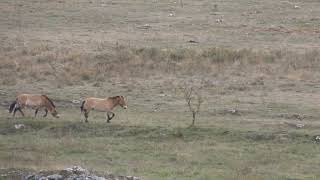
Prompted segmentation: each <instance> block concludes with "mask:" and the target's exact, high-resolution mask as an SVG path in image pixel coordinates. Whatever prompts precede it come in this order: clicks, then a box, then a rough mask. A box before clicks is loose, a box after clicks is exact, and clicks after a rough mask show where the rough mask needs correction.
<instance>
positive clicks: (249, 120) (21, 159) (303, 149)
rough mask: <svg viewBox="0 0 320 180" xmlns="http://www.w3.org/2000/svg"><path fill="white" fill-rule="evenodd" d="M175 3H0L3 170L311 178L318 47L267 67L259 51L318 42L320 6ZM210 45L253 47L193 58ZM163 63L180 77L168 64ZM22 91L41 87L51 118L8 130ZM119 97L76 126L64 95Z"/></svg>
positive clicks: (311, 2)
mask: <svg viewBox="0 0 320 180" xmlns="http://www.w3.org/2000/svg"><path fill="white" fill-rule="evenodd" d="M183 2H184V7H183V8H181V7H180V5H179V3H177V2H176V3H175V1H144V0H136V1H100V0H92V1H75V0H68V1H67V0H59V1H55V0H50V1H29V0H28V1H26V0H21V1H9V0H3V1H1V2H0V12H1V13H0V41H1V47H0V50H1V51H0V52H1V54H0V62H1V64H0V75H1V76H0V79H1V83H2V85H1V87H0V97H1V105H3V108H1V109H0V167H1V168H10V167H17V168H32V169H36V170H40V169H59V168H64V167H67V166H71V165H81V166H85V167H87V168H92V169H95V170H98V171H102V172H103V171H106V170H108V171H112V172H116V173H119V174H129V175H131V174H132V175H136V176H142V177H144V179H245V180H247V179H259V180H260V179H319V178H320V174H319V172H318V170H317V167H319V162H320V161H319V160H320V157H319V155H318V154H319V153H318V152H319V145H318V144H317V143H315V142H314V141H313V136H314V135H317V134H318V129H319V127H320V124H319V122H318V121H317V120H318V119H319V117H320V113H319V112H318V107H317V105H318V100H319V97H318V95H317V94H319V88H318V87H319V85H318V84H319V82H318V80H317V79H319V78H317V77H318V76H319V73H318V70H317V67H318V65H319V63H318V62H319V59H318V57H319V55H318V54H319V53H318V52H314V53H309V54H306V55H301V56H296V54H293V55H291V53H287V52H286V51H277V52H276V53H280V54H281V53H283V52H284V53H285V55H284V58H282V56H279V55H278V54H272V55H271V57H270V63H266V62H269V61H268V59H269V56H268V54H267V53H266V55H264V53H265V52H264V50H279V49H288V50H289V51H299V52H304V51H306V50H310V49H313V48H318V47H319V44H320V43H319V42H320V39H319V38H316V37H318V36H319V31H318V29H319V28H320V23H319V22H320V20H319V18H318V17H317V16H318V14H319V10H320V9H319V8H318V7H319V2H318V1H317V0H308V1H294V2H291V1H278V0H270V1H268V2H266V1H262V0H261V1H251V0H237V1H235V0H233V1H223V2H222V1H221V2H214V3H213V2H212V1H208V0H204V1H192V0H184V1H183ZM214 4H217V8H215V5H214ZM294 5H297V6H299V8H294V7H295V6H294ZM170 13H172V14H173V16H169V14H170ZM217 19H222V23H217V22H216V20H217ZM149 27H151V28H149ZM148 28H149V29H148ZM189 40H194V41H197V42H199V43H188V41H189ZM122 45H124V47H125V48H124V49H123V50H121V48H119V47H122ZM137 47H142V50H143V48H144V49H145V52H144V51H141V52H140V50H141V49H140V50H139V51H137ZM146 47H147V48H146ZM149 47H155V49H152V48H149ZM211 47H232V48H233V49H242V48H249V49H250V48H252V49H253V51H257V50H263V52H261V53H257V54H252V52H251V51H246V50H245V51H243V52H241V53H239V54H237V53H235V52H234V51H233V50H230V51H225V50H223V51H222V54H219V53H218V54H216V53H217V52H219V50H218V51H215V50H213V51H209V53H208V54H209V56H208V57H206V55H205V54H206V53H203V54H201V53H200V54H197V53H195V52H198V50H200V51H202V50H203V51H205V50H206V48H211ZM117 48H118V49H120V50H119V51H116V50H117ZM126 48H127V49H126ZM171 48H172V49H171ZM180 48H181V49H182V50H181V49H180ZM132 49H133V50H132ZM190 49H191V50H190ZM131 50H132V51H131ZM170 50H172V52H169V51H170ZM188 50H190V51H188ZM227 50H228V49H227ZM144 53H145V54H144ZM210 53H212V54H210ZM272 53H274V52H272ZM286 53H287V54H286ZM163 54H164V55H163ZM194 54H195V56H192V55H194ZM246 54H249V56H248V57H247V56H245V55H246ZM239 55H240V57H242V56H241V55H244V56H243V57H242V59H241V58H240V60H241V62H238V61H237V60H239V59H237V57H238V56H239ZM158 56H161V57H158ZM229 56H231V58H226V57H229ZM141 57H143V58H141ZM249 57H250V58H249ZM274 57H275V58H274ZM199 58H200V59H201V60H203V61H202V62H201V63H198V61H197V60H199ZM247 58H249V59H247ZM277 58H279V59H277ZM149 59H150V60H151V61H149ZM167 60H168V61H167ZM169 60H172V61H173V62H172V63H173V65H174V67H175V65H177V67H178V70H179V68H180V69H181V72H180V73H182V74H184V76H181V74H180V75H176V74H175V73H172V70H170V68H172V66H173V65H172V64H170V63H171V61H169ZM226 60H231V61H230V62H229V63H228V62H227V63H226V64H223V63H224V61H226ZM242 60H243V61H245V63H243V62H242ZM119 61H121V62H119ZM122 61H123V62H122ZM216 61H221V62H222V65H221V64H215V63H216ZM50 62H51V63H52V62H54V63H53V65H52V64H51V65H50ZM250 62H253V64H254V66H249V64H250ZM272 62H273V63H272ZM306 62H307V63H306ZM99 63H102V64H99ZM153 63H155V64H156V65H155V66H156V67H154V64H153ZM206 63H208V64H206ZM237 63H239V64H240V65H239V64H237ZM242 63H243V64H242ZM118 64H120V65H119V66H117V65H118ZM145 64H147V65H146V66H143V67H145V69H144V68H141V67H140V66H141V65H145ZM49 65H50V66H49ZM157 65H161V67H162V68H161V69H160V72H158V71H159V70H158V69H159V67H157ZM197 65H199V66H197ZM109 66H110V67H109ZM54 67H55V68H56V69H52V68H54ZM88 67H90V68H89V71H86V70H87V69H88ZM97 67H101V69H100V71H103V72H102V73H101V75H102V76H101V77H100V76H95V75H96V74H97V73H96V71H92V70H95V69H96V68H97ZM203 67H205V70H203V69H201V68H203ZM131 68H132V69H131ZM148 68H150V69H148ZM157 68H158V69H157ZM165 68H169V69H165ZM195 69H196V70H197V71H199V72H201V73H199V74H200V75H197V73H194V72H193V71H195ZM90 70H91V71H90ZM111 70H112V72H113V73H112V74H111V73H110V71H111ZM155 70H158V71H157V72H154V71H155ZM173 71H175V69H174V70H173ZM119 72H121V73H119ZM188 73H190V74H193V75H196V76H194V77H191V76H189V75H190V74H188ZM92 74H93V75H92ZM98 74H99V73H98ZM149 74H152V75H154V74H155V75H158V77H157V76H149ZM177 74H179V72H178V73H177ZM146 75H148V77H149V78H145V77H144V76H146ZM138 77H144V78H143V79H139V78H138ZM63 81H66V82H63ZM200 81H201V82H202V81H203V82H204V83H203V84H202V85H204V88H203V89H202V93H203V96H204V98H205V102H204V105H203V108H202V111H201V115H200V116H199V119H198V121H197V126H196V128H187V127H188V125H189V121H190V115H189V112H188V111H187V108H186V107H185V106H184V101H183V99H182V98H181V94H179V92H178V93H177V92H176V91H175V88H176V87H177V85H179V84H183V82H192V83H195V84H197V83H199V82H200ZM200 84H201V83H200ZM19 92H32V93H45V94H48V95H50V97H52V98H53V99H54V100H55V102H57V106H58V107H59V109H58V110H59V111H60V112H61V114H62V118H61V119H58V120H57V119H53V118H47V119H43V118H38V119H32V118H30V117H27V118H19V119H18V120H17V122H16V123H24V124H26V125H27V128H26V129H25V130H15V129H14V128H13V122H11V121H9V118H8V117H9V116H8V114H7V112H6V111H5V110H6V108H7V105H8V103H9V102H11V101H12V99H13V97H14V96H15V95H16V93H19ZM118 94H123V95H125V96H126V97H128V100H129V101H128V104H129V109H128V110H127V111H123V110H120V109H119V110H116V114H117V115H116V117H115V119H114V120H113V121H112V123H111V124H106V123H105V122H104V121H103V118H104V117H103V115H102V114H101V113H93V114H91V117H90V123H89V124H84V123H80V122H79V121H80V115H79V109H78V105H74V104H71V103H70V101H71V100H73V99H75V100H80V99H82V98H83V97H85V96H100V97H104V96H106V95H118ZM230 109H237V110H239V112H240V115H232V114H230V113H228V110H230ZM29 116H32V113H29ZM299 116H302V117H303V120H302V121H300V120H298V119H297V117H299ZM295 123H304V124H306V126H305V127H304V128H302V129H296V128H295V127H293V126H294V124H295Z"/></svg>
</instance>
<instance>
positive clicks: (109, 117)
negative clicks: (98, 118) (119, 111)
mask: <svg viewBox="0 0 320 180" xmlns="http://www.w3.org/2000/svg"><path fill="white" fill-rule="evenodd" d="M110 114H111V116H110ZM107 116H108V119H107V123H109V122H110V120H111V119H112V118H113V117H114V116H115V114H114V113H113V112H107Z"/></svg>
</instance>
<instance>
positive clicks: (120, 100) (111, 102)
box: [80, 96, 127, 123]
mask: <svg viewBox="0 0 320 180" xmlns="http://www.w3.org/2000/svg"><path fill="white" fill-rule="evenodd" d="M118 105H120V106H121V107H123V108H124V109H127V104H126V102H125V100H124V97H123V96H114V97H109V98H106V99H102V98H94V97H90V98H86V99H85V100H84V101H82V103H81V106H80V109H81V113H82V112H84V117H85V122H88V117H89V112H90V111H91V110H97V111H102V112H106V119H107V122H108V123H109V122H110V120H111V119H112V118H113V117H114V116H115V114H114V113H113V112H111V111H112V110H113V108H115V107H116V106H118Z"/></svg>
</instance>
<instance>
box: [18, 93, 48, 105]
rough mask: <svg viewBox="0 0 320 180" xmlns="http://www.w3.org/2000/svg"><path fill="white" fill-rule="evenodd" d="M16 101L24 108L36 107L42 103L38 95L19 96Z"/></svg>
mask: <svg viewBox="0 0 320 180" xmlns="http://www.w3.org/2000/svg"><path fill="white" fill-rule="evenodd" d="M17 100H18V102H19V103H20V104H23V105H26V106H38V105H40V104H41V103H42V102H43V100H42V98H41V95H38V94H19V95H18V96H17Z"/></svg>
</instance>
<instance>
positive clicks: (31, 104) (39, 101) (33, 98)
mask: <svg viewBox="0 0 320 180" xmlns="http://www.w3.org/2000/svg"><path fill="white" fill-rule="evenodd" d="M25 107H27V108H32V109H35V112H34V117H36V116H37V113H38V111H39V110H40V109H44V110H45V114H44V115H43V117H46V116H47V114H48V111H49V112H50V113H51V114H52V116H53V117H55V118H59V117H60V116H59V114H58V112H57V110H56V106H55V105H54V104H53V102H52V100H51V99H50V98H49V97H48V96H46V95H38V94H20V95H18V96H17V98H16V100H15V101H14V102H12V104H11V105H10V107H9V113H12V112H13V119H15V115H16V112H17V111H19V112H20V113H21V114H22V116H24V113H23V111H22V109H23V108H25Z"/></svg>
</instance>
